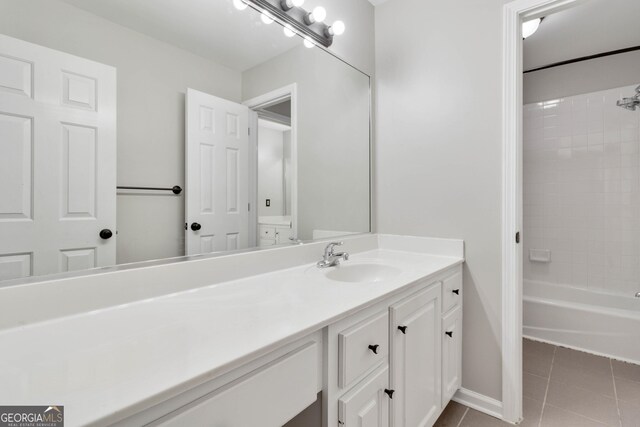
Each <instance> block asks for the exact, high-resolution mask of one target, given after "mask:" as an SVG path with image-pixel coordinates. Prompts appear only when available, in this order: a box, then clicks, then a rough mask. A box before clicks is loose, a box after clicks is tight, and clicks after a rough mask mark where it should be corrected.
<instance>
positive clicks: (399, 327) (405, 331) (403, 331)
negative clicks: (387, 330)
mask: <svg viewBox="0 0 640 427" xmlns="http://www.w3.org/2000/svg"><path fill="white" fill-rule="evenodd" d="M398 330H399V331H400V332H402V333H403V334H406V333H407V327H406V326H398Z"/></svg>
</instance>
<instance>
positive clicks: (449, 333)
mask: <svg viewBox="0 0 640 427" xmlns="http://www.w3.org/2000/svg"><path fill="white" fill-rule="evenodd" d="M445 334H446V335H449V337H450V338H453V332H452V331H449V332H445Z"/></svg>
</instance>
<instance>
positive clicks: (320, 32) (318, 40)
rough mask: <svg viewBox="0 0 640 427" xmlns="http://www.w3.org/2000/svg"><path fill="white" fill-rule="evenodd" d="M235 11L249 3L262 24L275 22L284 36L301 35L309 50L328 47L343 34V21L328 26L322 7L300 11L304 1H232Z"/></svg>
mask: <svg viewBox="0 0 640 427" xmlns="http://www.w3.org/2000/svg"><path fill="white" fill-rule="evenodd" d="M233 4H234V5H235V7H236V8H237V9H240V10H243V9H244V8H243V7H242V6H244V5H246V4H248V5H249V6H251V7H252V8H253V9H255V10H257V11H258V12H260V13H261V17H260V18H261V19H262V22H264V23H265V24H267V23H269V24H270V23H271V22H273V21H274V20H277V21H278V22H280V23H281V24H282V25H283V26H284V29H283V32H284V34H285V35H286V36H287V37H293V36H294V35H296V34H300V35H301V36H302V37H303V39H304V45H305V46H306V47H308V48H312V47H314V46H317V45H320V46H324V47H329V46H331V44H332V43H333V37H334V36H339V35H341V34H343V33H344V31H345V25H344V22H342V21H335V22H334V23H333V24H332V25H327V24H325V23H324V20H325V19H326V18H327V10H326V9H325V8H324V7H322V6H317V7H315V8H314V9H313V10H312V11H311V12H309V11H307V10H305V9H303V8H302V5H303V4H304V0H233Z"/></svg>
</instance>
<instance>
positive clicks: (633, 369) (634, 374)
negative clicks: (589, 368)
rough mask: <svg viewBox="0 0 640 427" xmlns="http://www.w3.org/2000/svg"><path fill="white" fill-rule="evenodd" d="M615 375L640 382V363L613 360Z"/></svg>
mask: <svg viewBox="0 0 640 427" xmlns="http://www.w3.org/2000/svg"><path fill="white" fill-rule="evenodd" d="M611 363H612V364H613V376H614V377H616V378H624V379H627V380H632V381H638V382H640V365H634V364H633V363H626V362H619V361H617V360H612V361H611Z"/></svg>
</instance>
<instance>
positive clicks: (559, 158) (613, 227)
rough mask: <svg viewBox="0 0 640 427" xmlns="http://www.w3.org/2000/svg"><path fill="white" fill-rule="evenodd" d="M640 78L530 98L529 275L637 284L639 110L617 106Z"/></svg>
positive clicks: (627, 289) (576, 282)
mask: <svg viewBox="0 0 640 427" xmlns="http://www.w3.org/2000/svg"><path fill="white" fill-rule="evenodd" d="M636 78H637V81H636V83H637V84H640V76H636ZM637 84H634V85H633V86H627V87H623V88H618V89H610V90H607V91H599V92H591V93H586V94H582V95H577V96H571V97H564V98H560V99H558V98H556V99H553V100H549V101H546V102H538V103H534V104H528V105H526V106H525V109H524V156H523V160H524V211H523V214H524V241H523V243H524V248H523V249H524V255H525V256H524V277H525V279H531V280H542V281H545V282H550V283H554V284H558V285H571V286H577V287H580V288H588V289H590V290H594V291H599V292H603V291H604V292H609V293H617V294H626V295H633V294H634V293H635V292H637V290H638V280H637V278H638V276H640V244H639V242H640V154H639V153H640V113H639V112H637V111H635V112H634V111H627V110H625V109H623V108H620V107H617V106H616V101H617V100H619V99H621V98H622V97H623V96H624V97H629V96H631V95H632V94H633V93H635V91H634V89H635V87H636V86H637ZM529 249H546V250H550V251H551V262H549V263H540V262H531V261H530V260H529V256H528V254H529Z"/></svg>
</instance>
